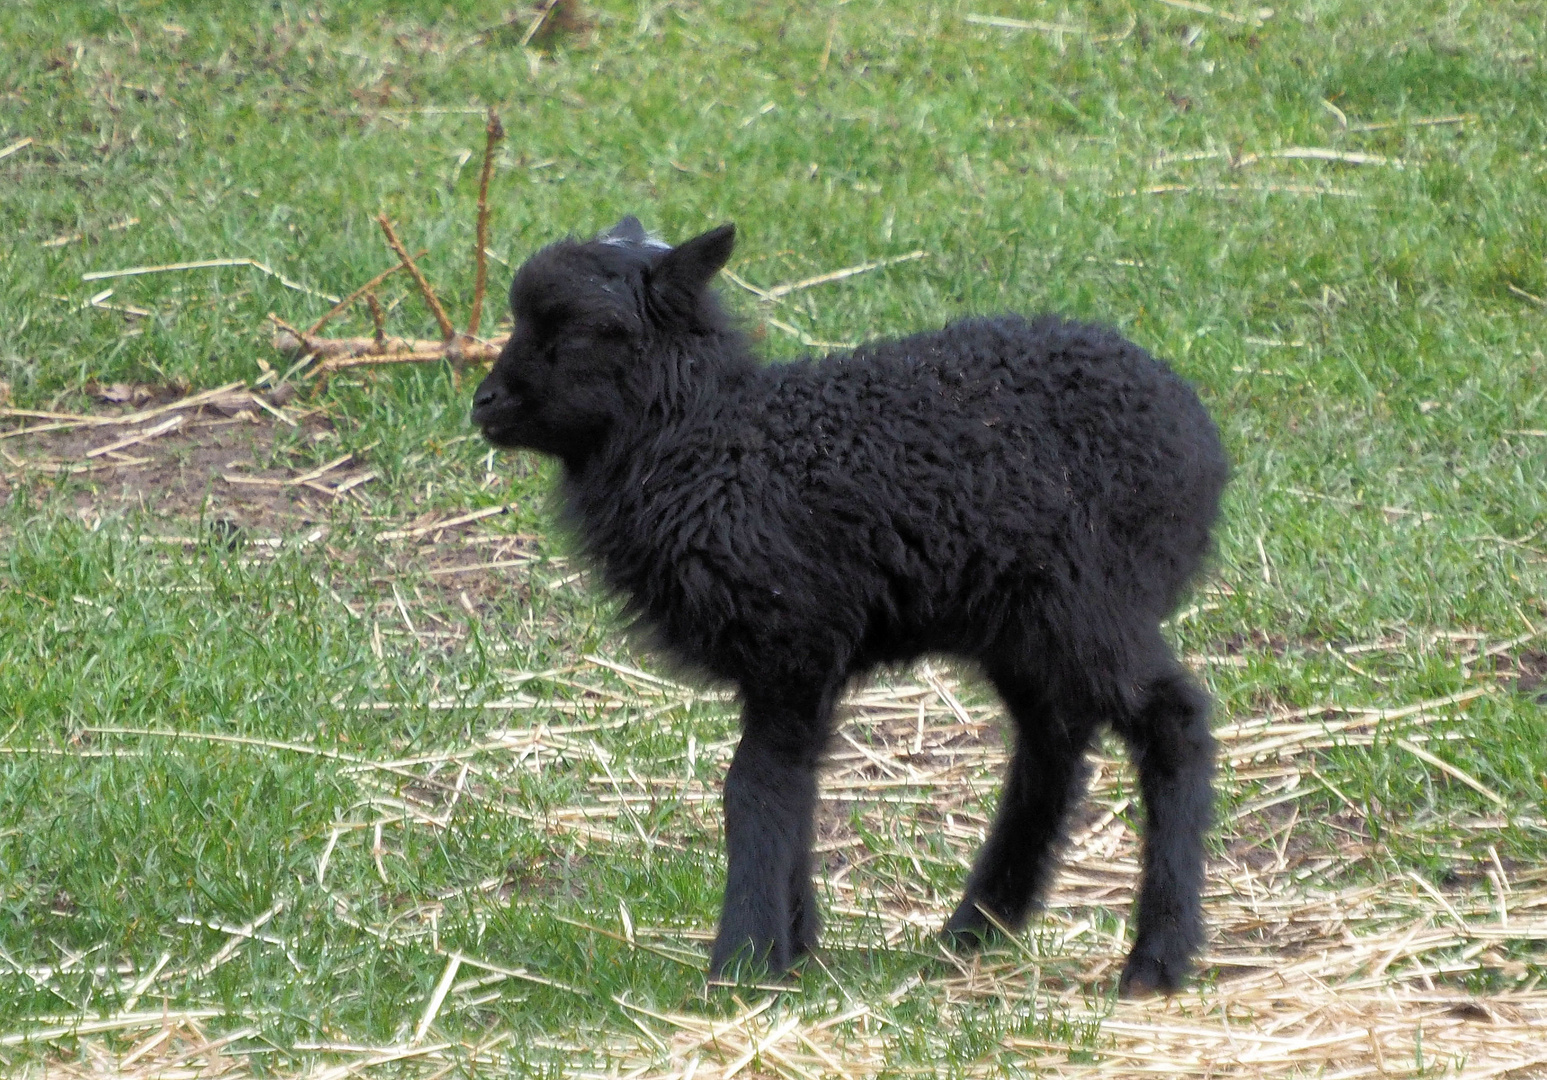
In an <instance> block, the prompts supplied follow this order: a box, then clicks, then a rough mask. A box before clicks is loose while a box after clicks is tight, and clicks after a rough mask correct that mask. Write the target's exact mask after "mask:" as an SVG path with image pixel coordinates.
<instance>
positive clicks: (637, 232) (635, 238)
mask: <svg viewBox="0 0 1547 1080" xmlns="http://www.w3.org/2000/svg"><path fill="white" fill-rule="evenodd" d="M597 239H599V240H619V241H622V242H624V243H628V244H643V243H645V241H647V240H648V239H649V237H648V236H646V235H645V227H644V226H643V225H641V224H640V223H639V219H638V218H637V217H635V216H634V215H633V214H629V215H628V216H626V217H625V218H624V219H623V220H622V221H620V222H618V223H617V224H616V225H614V226H613V227H612V228H610V229H608V230H607V231H606V232H604V233H602V235H601V236H599V237H598V238H597Z"/></svg>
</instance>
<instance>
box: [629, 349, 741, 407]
mask: <svg viewBox="0 0 1547 1080" xmlns="http://www.w3.org/2000/svg"><path fill="white" fill-rule="evenodd" d="M757 368H758V362H757V359H756V358H755V357H754V356H753V355H752V353H751V352H750V351H749V350H748V349H747V348H746V343H745V342H744V341H743V340H742V338H741V335H739V334H736V333H732V332H725V333H720V334H714V335H712V336H709V337H704V338H695V339H692V340H689V341H683V342H670V343H667V344H663V345H662V346H660V347H659V348H658V350H657V351H656V352H655V354H654V355H652V356H650V357H649V358H648V359H647V360H646V361H645V362H644V363H642V364H641V365H640V366H639V367H638V368H637V369H636V372H635V374H634V377H633V378H632V379H631V380H630V383H629V385H628V386H627V388H626V390H625V393H626V395H627V397H628V399H629V405H630V406H631V409H630V411H631V412H632V413H634V415H636V416H638V417H640V418H641V419H643V420H645V422H647V423H652V424H654V425H657V426H659V425H660V424H661V423H663V422H665V423H670V422H671V421H672V420H674V419H680V418H683V417H686V416H688V415H689V414H691V413H693V412H695V411H697V410H698V409H699V408H700V407H701V406H702V405H703V404H704V403H706V402H709V401H712V400H714V399H715V398H716V397H718V396H720V395H722V394H724V393H727V392H730V391H732V390H733V389H734V388H735V387H736V386H738V385H740V384H742V383H744V382H745V381H746V380H747V379H748V378H750V377H752V376H753V375H754V374H755V373H756V371H757Z"/></svg>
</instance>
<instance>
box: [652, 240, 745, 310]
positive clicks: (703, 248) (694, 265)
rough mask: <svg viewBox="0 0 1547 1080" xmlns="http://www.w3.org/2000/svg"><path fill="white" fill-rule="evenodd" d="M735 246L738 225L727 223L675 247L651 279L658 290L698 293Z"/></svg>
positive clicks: (656, 268)
mask: <svg viewBox="0 0 1547 1080" xmlns="http://www.w3.org/2000/svg"><path fill="white" fill-rule="evenodd" d="M735 247H736V226H735V225H733V224H730V223H729V222H727V223H726V224H724V225H721V226H720V227H719V228H718V229H710V230H709V231H708V232H706V233H703V234H702V235H700V236H695V237H693V239H691V240H686V241H684V242H683V243H681V244H678V245H677V246H676V247H674V248H672V249H671V250H670V251H668V252H667V253H666V254H665V255H662V256H661V261H660V262H658V263H656V264H655V268H654V269H653V270H652V271H651V272H650V282H651V284H652V285H653V286H654V287H655V289H657V290H658V291H659V292H661V293H663V294H666V295H670V294H672V293H676V294H678V295H682V296H696V295H698V293H700V292H702V291H703V288H704V286H706V285H708V284H709V282H710V280H711V279H712V278H713V277H714V276H715V275H716V274H718V273H719V272H720V269H721V268H722V267H723V266H724V265H725V264H726V263H727V262H728V261H730V257H731V251H732V250H733V249H734V248H735Z"/></svg>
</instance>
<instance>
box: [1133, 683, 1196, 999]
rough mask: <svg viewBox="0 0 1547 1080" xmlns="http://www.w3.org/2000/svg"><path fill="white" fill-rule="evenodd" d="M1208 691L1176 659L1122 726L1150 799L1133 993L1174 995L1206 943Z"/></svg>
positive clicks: (1146, 799) (1145, 794) (1143, 789)
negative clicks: (1200, 686) (1202, 898)
mask: <svg viewBox="0 0 1547 1080" xmlns="http://www.w3.org/2000/svg"><path fill="white" fill-rule="evenodd" d="M1208 711H1209V710H1208V697H1207V696H1206V695H1205V694H1204V692H1203V690H1202V689H1201V688H1199V686H1198V685H1197V684H1196V683H1195V682H1193V680H1192V678H1191V677H1190V676H1189V675H1188V674H1187V673H1186V672H1185V671H1184V670H1182V668H1181V667H1180V665H1178V664H1176V662H1175V661H1174V660H1170V661H1169V664H1168V669H1167V670H1166V671H1165V672H1163V673H1162V674H1161V675H1160V677H1159V678H1157V679H1156V680H1155V681H1153V682H1152V683H1150V685H1149V688H1148V695H1147V697H1146V698H1145V700H1144V702H1143V704H1142V706H1141V707H1140V709H1139V711H1138V712H1137V713H1136V714H1135V715H1134V717H1133V718H1132V719H1131V720H1130V721H1128V722H1126V723H1122V724H1119V725H1118V732H1119V734H1121V735H1122V736H1123V738H1124V740H1125V741H1126V742H1127V743H1128V746H1129V748H1130V751H1131V753H1132V754H1133V758H1134V763H1135V764H1136V765H1137V767H1138V772H1139V788H1140V791H1141V793H1142V794H1143V797H1144V811H1145V819H1146V821H1145V831H1144V877H1143V881H1142V883H1141V885H1140V891H1139V900H1138V905H1137V912H1136V920H1135V921H1136V922H1137V924H1138V932H1137V935H1136V938H1135V941H1134V946H1133V950H1132V951H1131V952H1130V953H1129V954H1128V962H1127V964H1126V965H1125V966H1124V968H1123V977H1122V984H1121V987H1122V992H1123V994H1125V995H1126V996H1130V997H1133V996H1140V995H1145V994H1152V993H1156V992H1159V993H1167V994H1169V993H1171V992H1173V991H1175V990H1177V989H1178V988H1179V987H1180V986H1181V985H1182V982H1183V980H1184V979H1185V978H1186V976H1187V972H1188V969H1189V968H1190V966H1191V962H1192V957H1193V955H1194V954H1195V953H1196V952H1197V951H1198V948H1199V947H1200V946H1201V945H1202V944H1203V911H1202V902H1201V899H1200V894H1201V892H1202V888H1203V860H1204V850H1203V838H1204V834H1205V833H1206V832H1207V831H1208V826H1209V816H1210V810H1211V806H1212V802H1213V789H1212V778H1213V772H1214V737H1213V735H1212V734H1210V732H1209V723H1208Z"/></svg>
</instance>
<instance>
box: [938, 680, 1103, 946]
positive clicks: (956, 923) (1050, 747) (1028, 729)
mask: <svg viewBox="0 0 1547 1080" xmlns="http://www.w3.org/2000/svg"><path fill="white" fill-rule="evenodd" d="M989 674H990V677H991V678H992V679H993V682H994V685H995V687H996V688H997V689H998V690H999V693H1000V696H1001V697H1002V698H1003V699H1004V702H1005V705H1006V707H1007V708H1008V709H1009V711H1010V715H1011V717H1012V718H1013V720H1014V724H1015V751H1014V754H1013V755H1012V756H1011V759H1010V767H1009V770H1008V773H1007V775H1006V777H1005V785H1004V792H1003V794H1002V795H1001V796H1000V802H999V812H998V815H997V816H996V817H995V819H994V826H993V829H992V831H990V832H989V834H988V839H987V840H986V841H985V842H984V844H983V847H982V849H981V850H980V851H979V852H978V856H977V859H976V861H975V862H974V863H973V867H972V873H971V874H970V875H969V876H968V878H967V891H966V896H965V897H964V898H963V900H962V902H961V904H960V905H959V906H958V907H957V909H956V911H955V913H954V914H952V915H951V917H950V919H949V920H948V921H947V922H946V924H945V930H944V937H945V939H946V941H947V942H949V943H950V944H952V945H954V946H956V947H964V948H970V947H973V946H976V945H978V944H979V943H980V942H981V941H982V940H983V938H984V937H986V936H987V935H988V933H989V931H990V929H991V927H992V924H993V922H998V923H1000V924H1001V925H1003V926H1005V927H1007V928H1008V929H1012V930H1014V929H1019V928H1020V926H1021V925H1022V923H1024V922H1025V919H1026V915H1027V913H1028V911H1029V910H1030V908H1031V905H1032V904H1033V903H1034V902H1035V901H1036V899H1037V898H1038V896H1039V895H1040V894H1041V892H1042V889H1043V887H1044V886H1045V885H1046V884H1047V879H1048V877H1049V876H1051V872H1052V869H1053V861H1054V855H1055V854H1056V853H1055V850H1054V848H1055V844H1056V842H1057V840H1058V838H1059V835H1060V833H1061V831H1062V827H1063V821H1064V818H1065V817H1066V815H1067V813H1068V810H1069V807H1070V806H1071V805H1072V804H1073V803H1074V802H1076V801H1077V800H1078V799H1079V797H1080V796H1081V795H1082V794H1083V793H1084V790H1085V783H1086V780H1087V777H1088V773H1089V770H1088V768H1087V767H1086V764H1085V750H1086V747H1087V746H1088V745H1089V743H1090V739H1091V735H1092V733H1093V732H1094V730H1095V727H1096V721H1095V714H1094V713H1093V712H1087V711H1085V710H1071V709H1069V708H1068V707H1067V704H1068V703H1067V702H1056V703H1055V702H1053V701H1051V700H1049V697H1048V695H1047V692H1046V690H1045V688H1044V686H1043V683H1042V680H1041V679H1040V678H1039V677H1037V676H1034V675H1033V674H1032V673H1031V672H1030V671H1028V670H1026V669H1025V668H1018V667H1015V666H1006V667H1004V668H1001V669H998V670H994V669H991V670H990V672H989ZM985 911H987V912H988V913H989V914H990V915H992V917H993V918H992V920H990V918H989V917H988V916H987V915H985V914H984V912H985Z"/></svg>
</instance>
